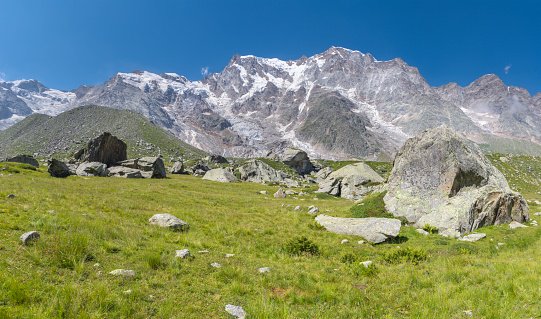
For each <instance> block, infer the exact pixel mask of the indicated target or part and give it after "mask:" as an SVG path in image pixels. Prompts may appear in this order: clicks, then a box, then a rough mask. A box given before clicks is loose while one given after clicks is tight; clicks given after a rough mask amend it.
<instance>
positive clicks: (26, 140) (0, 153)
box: [0, 105, 206, 159]
mask: <svg viewBox="0 0 541 319" xmlns="http://www.w3.org/2000/svg"><path fill="white" fill-rule="evenodd" d="M103 132H110V133H111V134H113V135H115V136H117V137H118V138H120V139H121V140H123V141H124V142H125V143H126V144H127V145H128V149H127V152H128V157H130V158H134V157H141V156H144V155H158V154H162V155H163V156H164V157H165V158H166V159H169V158H175V159H176V158H179V157H181V158H185V159H191V158H194V157H201V156H204V155H205V154H206V153H205V152H203V151H201V150H199V149H197V148H195V147H193V146H190V145H188V144H186V143H184V142H182V141H181V140H179V139H178V138H176V137H175V136H173V135H172V134H171V133H169V132H168V131H166V130H165V129H163V128H162V127H160V126H158V125H156V124H155V123H153V122H151V121H150V120H148V119H147V118H146V117H144V116H142V115H141V114H139V113H137V112H134V111H129V110H117V109H112V108H107V107H102V106H95V105H88V106H81V107H78V108H75V109H72V110H69V111H66V112H64V113H61V114H59V115H57V116H54V117H52V116H48V115H43V114H33V115H31V116H29V117H27V118H26V119H24V120H23V121H21V122H19V123H17V124H15V125H13V126H11V127H10V128H8V129H6V130H4V131H0V158H5V157H8V156H13V155H16V154H30V155H35V156H37V157H50V156H57V157H63V156H68V157H69V156H71V155H72V154H73V153H75V152H77V151H78V150H79V149H81V148H82V147H84V146H85V145H86V143H87V142H88V141H89V140H90V139H92V138H94V137H97V136H98V135H100V134H102V133H103Z"/></svg>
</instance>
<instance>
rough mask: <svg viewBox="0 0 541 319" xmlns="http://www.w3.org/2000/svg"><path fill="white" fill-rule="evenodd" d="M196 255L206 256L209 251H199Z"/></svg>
mask: <svg viewBox="0 0 541 319" xmlns="http://www.w3.org/2000/svg"><path fill="white" fill-rule="evenodd" d="M197 253H198V254H208V253H209V251H208V250H200V251H198V252H197Z"/></svg>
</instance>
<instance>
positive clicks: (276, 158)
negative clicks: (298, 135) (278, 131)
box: [266, 152, 280, 162]
mask: <svg viewBox="0 0 541 319" xmlns="http://www.w3.org/2000/svg"><path fill="white" fill-rule="evenodd" d="M266 158H267V159H269V160H271V161H275V162H279V161H280V156H279V155H278V154H276V153H274V152H268V153H267V156H266Z"/></svg>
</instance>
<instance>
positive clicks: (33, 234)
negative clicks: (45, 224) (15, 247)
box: [20, 231, 40, 244]
mask: <svg viewBox="0 0 541 319" xmlns="http://www.w3.org/2000/svg"><path fill="white" fill-rule="evenodd" d="M39 237H40V235H39V233H38V232H37V231H29V232H26V233H24V234H22V235H21V237H20V239H21V241H22V242H23V244H27V243H29V242H30V241H32V240H35V239H38V238H39Z"/></svg>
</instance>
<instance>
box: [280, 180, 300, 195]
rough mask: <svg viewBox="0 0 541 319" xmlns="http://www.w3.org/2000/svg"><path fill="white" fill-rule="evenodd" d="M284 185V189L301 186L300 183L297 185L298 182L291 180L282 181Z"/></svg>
mask: <svg viewBox="0 0 541 319" xmlns="http://www.w3.org/2000/svg"><path fill="white" fill-rule="evenodd" d="M284 183H285V184H286V187H300V186H301V183H299V181H296V180H294V179H291V178H286V179H284ZM292 191H293V190H292ZM293 192H294V191H293Z"/></svg>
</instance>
